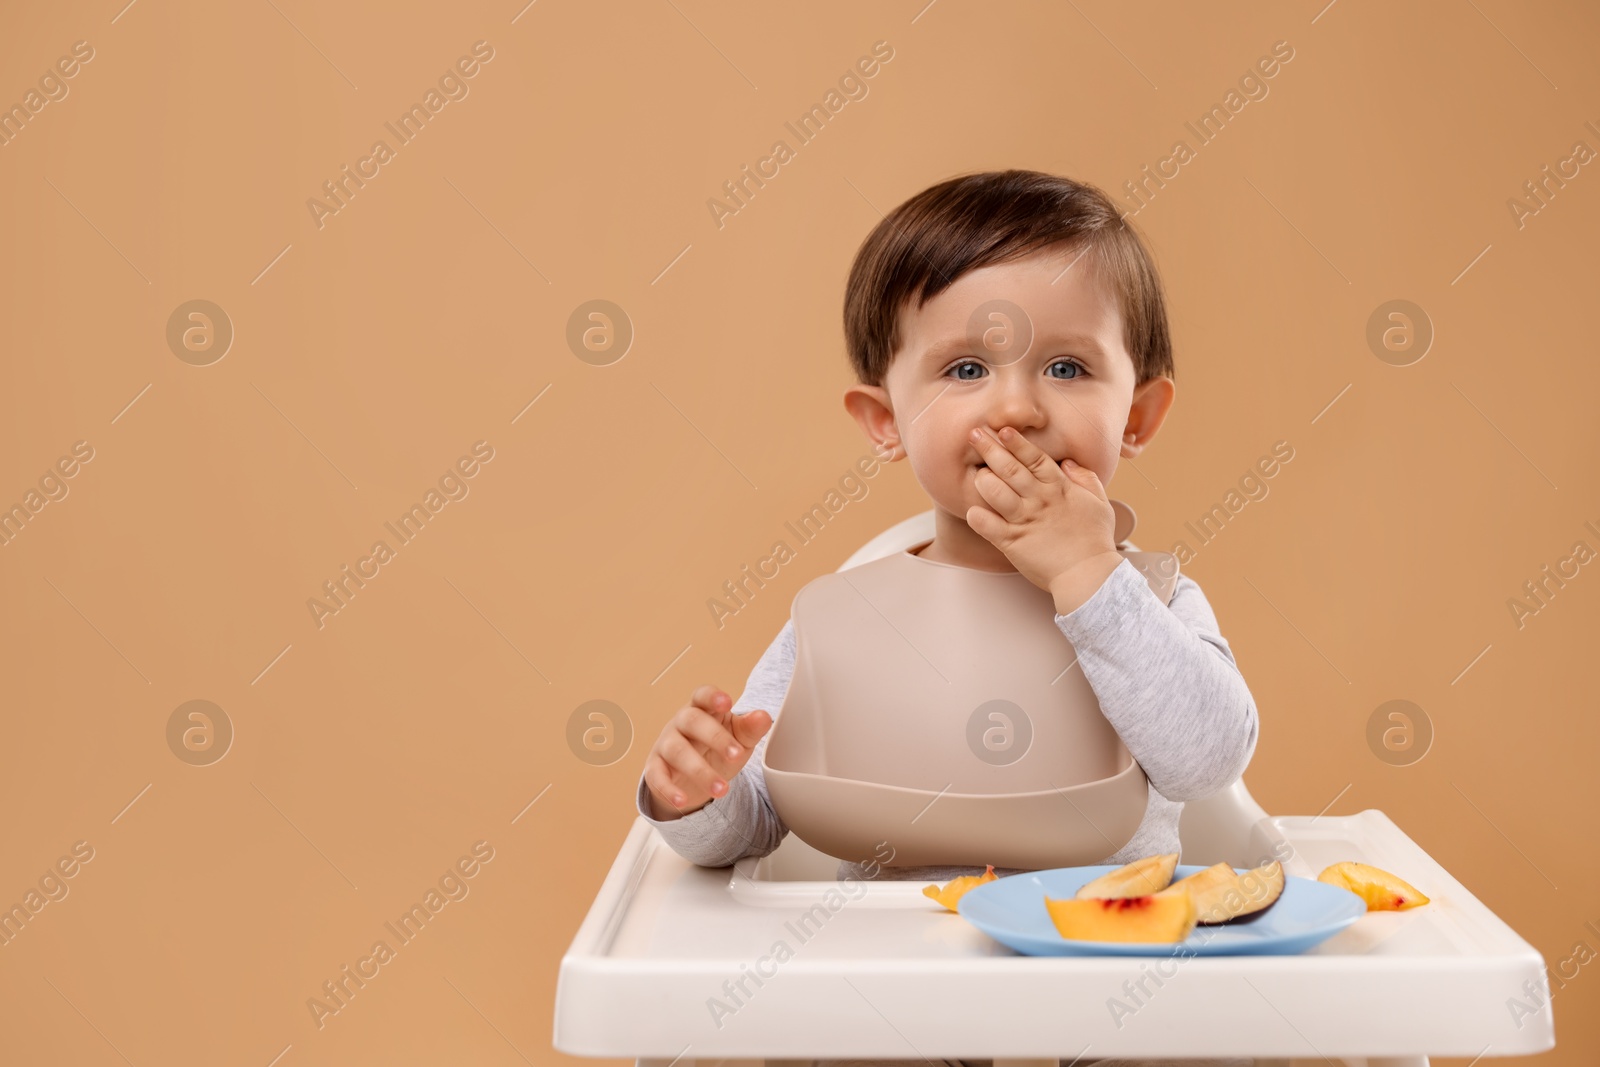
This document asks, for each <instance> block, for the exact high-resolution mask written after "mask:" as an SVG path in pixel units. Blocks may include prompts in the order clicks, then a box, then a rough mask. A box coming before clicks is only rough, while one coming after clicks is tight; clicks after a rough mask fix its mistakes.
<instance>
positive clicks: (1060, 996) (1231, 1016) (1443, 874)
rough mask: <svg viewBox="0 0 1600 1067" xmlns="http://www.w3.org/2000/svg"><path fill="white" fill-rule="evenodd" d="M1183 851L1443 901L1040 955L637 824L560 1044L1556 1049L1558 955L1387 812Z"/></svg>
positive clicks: (921, 520)
mask: <svg viewBox="0 0 1600 1067" xmlns="http://www.w3.org/2000/svg"><path fill="white" fill-rule="evenodd" d="M932 536H933V512H932V511H926V512H923V513H921V514H919V515H914V516H912V517H911V518H909V519H907V520H905V521H904V522H901V523H898V524H896V525H895V526H892V527H890V528H889V529H887V530H885V531H883V533H881V534H879V535H878V536H877V537H874V538H873V539H872V540H870V541H868V542H867V543H866V544H865V545H863V546H862V547H861V548H860V549H859V550H858V551H857V552H856V553H855V554H854V555H852V556H851V557H850V558H849V559H848V560H846V561H845V562H844V564H843V565H841V566H840V568H839V569H840V570H846V569H848V568H850V567H854V566H857V565H859V564H862V563H866V562H868V561H869V560H873V559H877V558H879V557H881V556H884V555H887V554H888V553H890V552H898V551H902V550H904V549H906V548H909V547H911V546H912V545H915V544H917V543H919V542H921V541H925V540H928V539H929V538H931V537H932ZM1129 547H1137V546H1133V545H1131V543H1130V545H1129ZM1179 836H1180V838H1181V841H1182V845H1183V856H1182V858H1183V862H1184V863H1186V864H1190V863H1192V864H1205V865H1209V864H1212V863H1217V862H1223V861H1225V862H1227V863H1229V864H1231V865H1233V866H1235V867H1247V866H1254V865H1255V864H1257V863H1260V862H1263V861H1264V860H1267V859H1270V858H1273V857H1274V856H1276V857H1279V858H1281V859H1282V860H1283V868H1284V872H1285V873H1286V874H1289V875H1299V876H1302V877H1307V878H1315V877H1316V876H1317V873H1318V872H1320V871H1321V870H1322V869H1323V868H1324V867H1326V866H1327V865H1328V864H1330V863H1335V862H1338V861H1340V860H1360V861H1362V862H1365V863H1371V864H1373V865H1375V866H1378V867H1382V868H1385V869H1387V870H1392V871H1395V872H1396V873H1402V874H1403V876H1404V877H1405V878H1406V880H1407V881H1410V882H1412V883H1413V884H1415V885H1416V886H1417V888H1419V889H1421V890H1423V892H1425V893H1427V894H1428V895H1429V896H1430V897H1431V898H1432V900H1431V902H1430V903H1429V904H1426V905H1424V906H1423V907H1420V908H1416V909H1414V910H1411V911H1405V912H1370V913H1368V914H1366V915H1364V916H1363V917H1362V918H1360V919H1358V920H1357V921H1356V922H1355V923H1354V924H1353V925H1351V926H1349V927H1347V928H1345V929H1344V930H1343V931H1341V932H1340V933H1338V934H1336V935H1335V936H1333V937H1331V938H1329V939H1328V940H1326V941H1324V942H1322V943H1321V944H1319V945H1317V946H1315V947H1313V948H1311V949H1309V950H1307V951H1305V952H1302V953H1300V954H1298V955H1293V956H1203V957H1201V956H1195V957H1188V958H1183V959H1178V958H1175V957H1165V956H1164V957H1084V956H1055V957H1032V956H1022V955H1019V954H1017V953H1014V952H1012V951H1011V950H1010V949H1008V948H1005V947H1004V946H1002V945H999V944H998V943H996V942H995V941H993V940H991V939H990V938H989V937H988V936H987V935H985V934H983V933H982V932H980V931H979V930H978V929H977V928H976V927H973V926H972V925H971V924H970V923H967V922H966V921H964V920H963V919H961V918H960V917H959V916H956V915H952V914H951V913H949V912H948V911H946V910H945V909H944V908H943V907H942V906H941V905H939V904H937V903H935V902H934V901H932V900H929V899H928V898H927V897H925V896H923V895H922V885H923V883H920V882H907V881H882V882H867V881H858V882H839V881H836V880H835V876H836V871H837V867H838V862H839V861H838V860H837V859H835V858H834V857H832V856H828V855H825V854H823V853H821V852H819V851H817V850H816V849H814V848H812V847H811V846H809V845H808V844H806V843H805V842H804V841H802V840H800V838H798V837H797V836H795V835H794V834H792V833H791V834H789V835H788V836H787V837H786V838H784V840H783V842H782V844H780V845H779V847H778V848H777V850H776V851H774V852H773V853H771V854H770V855H768V856H763V857H755V856H750V857H746V858H744V859H741V860H739V861H738V862H737V863H735V864H734V865H733V866H732V867H731V868H728V867H721V868H708V867H699V866H696V865H695V864H693V863H690V862H689V861H688V860H686V859H683V858H682V857H681V856H679V855H677V854H676V853H675V852H673V851H672V849H671V848H670V847H668V846H667V844H666V842H665V841H664V840H663V839H662V837H661V835H660V834H659V833H657V832H656V830H655V828H654V827H652V826H651V825H650V824H649V823H648V822H647V821H645V820H644V819H643V818H638V819H636V820H635V821H634V824H633V827H632V829H631V830H630V831H629V833H628V836H627V838H626V839H625V840H624V841H623V844H622V850H621V852H620V853H619V854H618V856H617V858H616V860H615V861H614V862H613V863H612V866H611V870H610V872H609V873H608V874H607V876H606V878H605V881H604V882H603V883H602V884H601V887H600V891H599V893H598V895H597V896H596V898H595V901H594V903H593V904H592V905H591V906H590V908H589V912H588V914H587V915H586V916H585V918H584V920H583V923H582V924H581V925H580V926H579V927H578V931H577V933H576V935H575V936H574V937H573V940H572V944H571V946H570V947H569V948H568V950H567V952H566V954H565V955H564V956H563V957H562V960H561V972H560V977H559V980H558V984H557V989H556V1003H555V1027H554V1037H553V1046H554V1047H555V1049H556V1050H557V1051H560V1052H565V1053H569V1054H571V1055H578V1056H604V1057H633V1058H635V1059H636V1060H637V1063H638V1067H695V1064H696V1063H697V1062H699V1063H701V1064H704V1065H708V1064H711V1063H719V1062H720V1063H724V1064H737V1067H763V1065H766V1067H780V1065H781V1064H783V1063H784V1062H785V1061H791V1062H790V1064H789V1067H799V1065H800V1064H806V1065H809V1063H810V1061H811V1060H812V1059H814V1058H821V1059H847V1058H857V1057H859V1058H882V1059H917V1060H920V1059H924V1058H928V1059H934V1060H937V1059H939V1058H941V1057H950V1058H957V1057H960V1058H966V1059H992V1060H993V1064H994V1067H1057V1064H1058V1061H1060V1062H1062V1063H1070V1062H1071V1061H1072V1060H1074V1059H1075V1058H1078V1057H1082V1058H1083V1059H1084V1060H1085V1061H1086V1062H1087V1061H1089V1060H1094V1059H1103V1058H1111V1057H1123V1058H1138V1057H1152V1058H1153V1057H1170V1058H1207V1057H1224V1056H1249V1057H1255V1058H1256V1059H1255V1062H1256V1065H1257V1067H1286V1064H1287V1062H1288V1060H1287V1058H1288V1057H1305V1058H1315V1059H1328V1058H1335V1057H1336V1058H1338V1059H1339V1060H1340V1061H1342V1062H1343V1063H1344V1064H1345V1065H1346V1067H1428V1057H1429V1056H1430V1055H1432V1056H1463V1057H1480V1056H1482V1057H1492V1056H1515V1055H1528V1054H1532V1053H1537V1052H1543V1051H1545V1050H1547V1049H1549V1048H1552V1047H1553V1046H1554V1045H1555V1029H1554V1023H1553V1020H1552V1017H1551V1008H1550V991H1549V985H1548V980H1547V977H1546V974H1545V967H1544V959H1543V957H1542V956H1541V955H1540V954H1539V952H1538V950H1537V949H1535V948H1534V947H1533V946H1532V945H1530V944H1528V942H1527V941H1525V940H1523V939H1522V938H1521V937H1519V936H1518V935H1517V934H1516V933H1515V932H1514V931H1513V930H1512V929H1511V928H1510V927H1509V926H1507V925H1506V923H1505V922H1504V921H1502V920H1501V919H1500V918H1499V917H1498V916H1496V915H1495V914H1494V913H1493V912H1491V911H1490V910H1489V909H1488V908H1487V907H1485V906H1484V905H1483V904H1482V903H1481V902H1479V901H1478V899H1477V898H1476V897H1474V896H1473V895H1472V894H1471V893H1470V892H1468V891H1467V889H1466V887H1465V886H1463V885H1462V884H1461V883H1460V882H1458V881H1456V880H1455V879H1454V878H1452V877H1451V876H1450V874H1449V873H1448V872H1447V871H1445V869H1444V868H1443V867H1441V866H1439V865H1438V863H1436V862H1435V861H1434V860H1433V859H1432V857H1430V856H1429V855H1428V854H1427V853H1426V852H1424V851H1423V850H1422V849H1421V848H1420V847H1418V846H1417V844H1416V843H1415V842H1413V841H1412V840H1411V839H1410V838H1409V837H1407V836H1406V835H1405V833H1403V832H1402V831H1401V830H1400V828H1399V827H1398V826H1396V825H1395V824H1394V823H1393V822H1391V821H1390V820H1389V818H1388V817H1387V816H1385V815H1384V814H1383V813H1382V812H1381V811H1376V810H1373V809H1370V808H1369V809H1367V810H1365V811H1362V812H1359V813H1357V814H1355V815H1344V816H1315V815H1313V816H1300V815H1295V816H1285V815H1280V816H1269V815H1267V813H1266V812H1265V811H1263V810H1262V808H1261V806H1260V805H1258V804H1257V803H1256V802H1255V799H1254V798H1253V797H1251V795H1250V792H1249V790H1248V789H1246V788H1245V784H1244V781H1243V779H1240V780H1237V781H1235V782H1234V783H1233V784H1232V785H1231V786H1230V787H1228V788H1226V789H1224V790H1222V791H1221V792H1219V793H1217V794H1215V795H1214V796H1210V797H1207V798H1205V799H1204V800H1199V801H1191V802H1189V803H1187V804H1185V805H1184V809H1183V814H1182V817H1181V819H1180V822H1179ZM780 943H781V944H782V945H783V946H784V947H783V948H782V949H780V947H779V946H780ZM1168 970H1171V971H1172V973H1171V974H1168V973H1167V971H1168ZM1133 983H1140V985H1133ZM1130 989H1139V990H1142V993H1141V994H1131V993H1130V992H1129V990H1130ZM1113 997H1115V998H1117V999H1118V1000H1119V1001H1121V1002H1122V1004H1123V1005H1124V1010H1122V1011H1121V1012H1119V1013H1117V1014H1113V1013H1112V1012H1111V1011H1110V1010H1109V1008H1108V1004H1109V1002H1110V1000H1111V998H1113ZM1513 1002H1515V1004H1519V1005H1521V1007H1520V1008H1517V1009H1515V1010H1514V1009H1513ZM1128 1004H1135V1005H1136V1011H1134V1012H1133V1013H1132V1014H1131V1015H1130V1014H1128V1013H1127V1012H1126V1005H1128ZM792 1061H798V1063H794V1062H792Z"/></svg>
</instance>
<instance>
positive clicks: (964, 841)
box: [762, 501, 1178, 870]
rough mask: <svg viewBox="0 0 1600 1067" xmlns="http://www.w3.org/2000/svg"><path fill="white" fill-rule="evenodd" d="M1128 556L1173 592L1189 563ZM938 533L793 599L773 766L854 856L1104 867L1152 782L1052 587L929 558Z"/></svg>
mask: <svg viewBox="0 0 1600 1067" xmlns="http://www.w3.org/2000/svg"><path fill="white" fill-rule="evenodd" d="M1113 508H1114V510H1115V511H1116V512H1117V516H1118V529H1117V533H1116V542H1117V544H1118V545H1119V546H1121V547H1119V548H1118V551H1119V552H1120V553H1121V554H1122V555H1123V556H1124V557H1125V558H1127V559H1128V560H1129V561H1130V562H1132V563H1133V565H1134V566H1135V567H1137V568H1138V569H1139V570H1140V571H1141V572H1142V573H1143V574H1144V576H1145V579H1146V580H1147V581H1148V582H1149V584H1150V587H1151V589H1152V590H1153V591H1154V592H1155V594H1156V596H1157V598H1158V599H1159V600H1160V601H1161V602H1162V603H1164V604H1165V603H1167V602H1169V601H1170V600H1171V597H1172V591H1173V589H1174V588H1175V587H1176V585H1177V577H1178V568H1177V558H1176V557H1175V556H1173V555H1172V554H1171V553H1167V552H1134V551H1129V550H1127V548H1126V546H1124V545H1123V541H1124V539H1125V538H1126V537H1127V534H1128V533H1129V532H1131V530H1132V526H1133V512H1132V510H1131V509H1130V508H1128V507H1127V505H1126V504H1123V503H1122V502H1120V501H1115V502H1113ZM929 543H930V542H927V541H924V542H922V543H921V544H919V545H916V546H914V547H913V548H912V549H910V550H907V551H902V552H897V553H895V554H893V555H890V556H887V557H884V558H882V559H878V560H874V561H872V562H870V563H864V564H861V565H860V566H856V567H852V568H850V569H848V570H844V571H840V572H837V573H834V574H828V575H824V576H822V577H821V578H818V579H816V580H815V581H812V582H810V583H809V584H807V585H806V586H805V587H804V588H802V589H801V590H800V592H799V593H798V594H797V595H796V596H795V599H794V605H793V608H792V617H793V620H794V625H795V635H796V660H795V670H794V676H793V678H792V679H791V681H790V683H789V690H788V694H787V695H786V696H785V698H784V702H783V706H782V709H781V711H780V712H779V714H778V715H777V716H776V719H775V721H774V723H773V726H772V735H771V737H770V738H769V740H768V742H767V748H766V753H765V756H764V760H763V763H762V770H763V772H764V773H765V775H766V781H767V790H768V793H769V795H770V796H771V798H772V804H773V807H774V808H775V810H776V811H777V813H778V816H779V817H780V818H781V819H782V820H783V822H784V823H785V824H786V825H787V826H788V827H789V829H790V830H791V831H792V832H794V833H795V834H797V835H798V836H799V837H800V838H801V839H802V840H804V841H805V842H806V843H807V844H809V845H811V846H812V847H814V848H817V849H819V850H821V851H822V852H825V853H827V854H829V855H831V856H836V857H839V858H841V859H846V860H851V861H854V862H858V863H861V862H866V861H867V860H869V859H872V858H874V857H878V859H879V862H880V863H881V862H883V860H882V858H881V856H882V853H881V851H880V849H881V846H882V844H883V843H885V842H887V843H888V844H889V845H890V846H891V847H892V848H893V850H894V853H893V858H892V860H890V861H889V865H891V866H913V865H921V864H941V865H943V864H949V865H962V866H968V865H970V866H982V865H984V864H987V863H992V864H994V865H995V866H996V867H1018V868H1025V869H1030V870H1037V869H1043V868H1048V867H1070V866H1077V865H1082V864H1091V863H1097V862H1100V861H1101V860H1103V859H1104V858H1106V857H1107V856H1110V855H1111V854H1112V853H1114V852H1116V851H1117V850H1118V849H1120V848H1121V847H1122V846H1124V845H1125V844H1127V843H1128V841H1129V840H1130V839H1131V838H1132V837H1133V834H1134V831H1135V830H1137V829H1138V826H1139V823H1140V821H1141V820H1142V819H1143V818H1144V811H1145V805H1146V802H1147V800H1148V783H1147V779H1146V778H1145V774H1144V771H1143V769H1142V768H1140V766H1139V764H1138V763H1137V762H1136V761H1135V760H1134V759H1133V757H1132V755H1131V754H1130V753H1129V752H1128V750H1127V748H1126V747H1125V746H1124V745H1123V743H1122V739H1121V737H1119V736H1118V734H1117V732H1116V730H1115V729H1113V728H1112V726H1111V723H1110V722H1108V721H1107V720H1106V717H1105V716H1104V715H1103V714H1102V713H1101V711H1100V704H1099V702H1098V701H1097V700H1096V699H1095V695H1094V690H1093V689H1092V688H1090V686H1089V683H1088V680H1087V679H1086V678H1085V677H1084V673H1083V670H1082V668H1081V667H1079V666H1076V665H1075V660H1076V658H1077V656H1076V653H1075V652H1074V650H1073V648H1072V644H1071V642H1069V641H1068V640H1067V639H1066V637H1065V636H1064V635H1063V634H1062V633H1061V630H1060V629H1059V628H1058V627H1057V626H1056V624H1055V604H1054V601H1053V600H1052V598H1051V596H1050V594H1049V593H1048V592H1046V591H1045V590H1043V589H1040V588H1039V587H1038V586H1036V585H1034V584H1033V583H1032V582H1030V581H1029V580H1028V579H1027V578H1026V577H1024V576H1023V575H1022V574H1020V573H1018V572H1016V571H1010V572H1005V573H999V572H992V571H980V570H973V569H971V568H968V567H958V566H954V565H952V564H948V563H940V562H937V561H934V560H926V559H922V558H921V557H920V556H918V555H916V554H915V553H916V552H917V551H918V550H920V549H922V548H924V547H926V546H927V544H929Z"/></svg>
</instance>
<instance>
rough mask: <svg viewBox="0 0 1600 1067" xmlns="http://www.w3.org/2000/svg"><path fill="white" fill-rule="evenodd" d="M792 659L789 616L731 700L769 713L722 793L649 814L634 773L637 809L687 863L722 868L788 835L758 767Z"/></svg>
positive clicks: (740, 710) (742, 709)
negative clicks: (674, 814)
mask: <svg viewBox="0 0 1600 1067" xmlns="http://www.w3.org/2000/svg"><path fill="white" fill-rule="evenodd" d="M794 661H795V635H794V620H793V619H790V620H788V621H787V622H785V623H784V624H783V629H781V630H779V631H778V636H777V637H776V638H774V639H773V641H772V644H771V645H769V646H768V647H767V650H766V652H764V653H762V655H761V658H760V659H759V660H757V661H756V665H755V667H754V668H753V669H752V670H751V672H750V677H749V679H748V680H747V681H746V682H745V687H744V692H743V693H742V694H740V696H739V699H738V700H736V701H734V704H733V708H732V712H733V714H735V715H743V714H746V713H748V712H751V711H757V710H761V711H766V712H767V713H769V714H770V715H771V716H772V721H773V725H772V726H771V727H768V729H767V732H766V733H765V734H763V735H762V737H761V740H760V741H758V742H756V747H755V749H754V750H753V751H752V752H751V754H750V759H749V760H747V761H746V762H745V765H744V766H743V767H741V768H740V769H739V773H738V774H735V775H734V776H733V777H732V778H731V779H730V780H729V781H728V792H727V793H726V794H725V795H724V796H720V797H713V798H712V799H711V802H710V803H709V804H707V805H705V807H703V808H701V809H700V810H698V811H694V812H690V813H689V814H688V815H684V816H682V817H680V818H677V819H665V820H663V819H654V818H651V816H650V808H649V803H650V801H649V797H648V793H649V789H650V787H649V786H648V785H646V784H645V780H644V774H643V773H642V772H641V773H640V775H639V786H638V795H637V798H636V800H637V803H638V808H639V814H640V815H642V816H644V818H645V820H646V821H647V822H649V823H650V825H651V826H654V827H655V828H656V829H657V830H659V831H660V832H661V836H662V838H663V839H665V840H666V842H667V844H668V845H669V846H670V847H671V848H672V850H673V851H674V852H676V853H677V854H678V855H680V856H682V857H683V858H684V859H686V860H689V861H690V862H691V863H696V864H699V865H700V866H702V867H727V866H730V865H732V864H733V863H734V862H735V861H736V860H740V859H743V858H744V857H746V856H765V855H768V854H770V853H771V852H773V851H774V850H775V849H776V848H777V847H778V845H779V844H781V843H782V842H783V838H784V836H785V835H786V834H788V832H789V828H788V827H787V826H785V825H784V824H783V820H782V819H780V818H778V813H777V812H776V811H775V810H773V807H772V800H771V798H770V797H769V796H768V795H767V779H766V774H765V772H763V771H762V769H761V766H762V759H763V757H764V756H765V755H766V752H767V741H768V739H770V738H771V737H772V731H773V729H775V728H776V726H777V721H778V712H779V710H780V709H781V708H782V707H783V700H784V697H785V696H787V695H788V692H789V679H790V678H792V677H793V676H794Z"/></svg>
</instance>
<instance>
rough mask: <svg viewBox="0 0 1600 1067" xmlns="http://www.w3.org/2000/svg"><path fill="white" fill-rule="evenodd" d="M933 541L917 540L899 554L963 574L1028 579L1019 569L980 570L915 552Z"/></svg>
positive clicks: (931, 565)
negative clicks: (926, 556)
mask: <svg viewBox="0 0 1600 1067" xmlns="http://www.w3.org/2000/svg"><path fill="white" fill-rule="evenodd" d="M933 542H934V538H932V537H930V538H928V539H927V540H925V541H918V542H917V543H916V544H914V545H912V546H911V547H910V548H905V549H901V550H900V555H902V556H905V557H906V558H908V559H911V560H915V561H916V562H917V563H921V564H924V565H926V566H929V567H943V568H945V569H946V570H952V571H961V572H963V573H965V574H982V575H986V576H988V577H993V578H1021V579H1022V580H1023V581H1027V580H1028V579H1027V578H1026V577H1025V576H1024V575H1023V573H1022V572H1021V571H1018V570H1010V571H986V570H981V569H979V568H977V567H963V566H962V565H961V564H959V563H946V562H945V561H944V560H942V559H924V558H923V557H921V556H919V555H917V552H918V551H919V550H921V549H924V548H927V547H928V546H929V545H931V544H933ZM1030 584H1031V583H1030Z"/></svg>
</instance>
